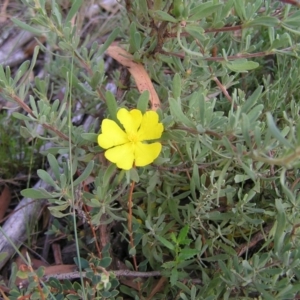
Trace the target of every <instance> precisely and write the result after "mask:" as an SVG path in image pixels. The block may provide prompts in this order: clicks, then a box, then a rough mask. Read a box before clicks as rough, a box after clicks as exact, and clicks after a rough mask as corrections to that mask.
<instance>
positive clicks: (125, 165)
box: [104, 143, 134, 170]
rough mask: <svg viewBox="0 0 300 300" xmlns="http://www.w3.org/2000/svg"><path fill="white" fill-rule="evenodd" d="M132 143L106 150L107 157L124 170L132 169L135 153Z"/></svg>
mask: <svg viewBox="0 0 300 300" xmlns="http://www.w3.org/2000/svg"><path fill="white" fill-rule="evenodd" d="M133 153H134V152H133V149H132V144H131V143H126V144H124V145H121V146H116V147H114V148H111V149H108V150H107V151H105V154H104V155H105V157H106V158H107V159H108V160H109V161H111V162H113V163H115V164H117V167H118V168H120V169H124V170H130V169H131V168H132V167H133V161H134V155H133Z"/></svg>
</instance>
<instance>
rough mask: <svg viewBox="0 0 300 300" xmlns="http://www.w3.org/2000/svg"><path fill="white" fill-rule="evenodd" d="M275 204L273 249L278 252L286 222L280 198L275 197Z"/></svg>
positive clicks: (281, 244)
mask: <svg viewBox="0 0 300 300" xmlns="http://www.w3.org/2000/svg"><path fill="white" fill-rule="evenodd" d="M275 206H276V209H277V212H278V213H277V218H276V223H277V226H276V231H275V235H274V248H275V251H277V252H280V249H281V248H282V246H283V241H284V237H285V234H284V231H285V224H286V216H285V211H284V207H283V204H282V201H281V199H275Z"/></svg>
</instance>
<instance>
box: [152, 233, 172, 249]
mask: <svg viewBox="0 0 300 300" xmlns="http://www.w3.org/2000/svg"><path fill="white" fill-rule="evenodd" d="M156 238H157V239H158V240H159V241H160V242H161V243H162V244H163V245H164V246H165V247H167V248H168V249H170V250H174V249H175V246H174V245H173V244H172V243H170V242H169V241H168V240H166V239H165V238H164V237H162V236H159V235H157V236H156Z"/></svg>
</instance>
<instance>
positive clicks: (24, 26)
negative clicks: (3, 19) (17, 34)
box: [11, 18, 43, 35]
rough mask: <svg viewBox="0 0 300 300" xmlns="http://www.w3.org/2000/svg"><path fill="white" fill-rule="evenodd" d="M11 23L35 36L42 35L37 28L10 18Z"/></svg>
mask: <svg viewBox="0 0 300 300" xmlns="http://www.w3.org/2000/svg"><path fill="white" fill-rule="evenodd" d="M11 21H13V23H14V24H16V25H17V26H19V27H20V28H22V29H24V30H25V31H29V32H31V33H33V34H35V35H42V34H43V32H42V30H41V29H40V28H39V29H38V28H34V27H31V26H30V25H28V24H26V23H24V22H22V21H20V20H19V19H17V18H11Z"/></svg>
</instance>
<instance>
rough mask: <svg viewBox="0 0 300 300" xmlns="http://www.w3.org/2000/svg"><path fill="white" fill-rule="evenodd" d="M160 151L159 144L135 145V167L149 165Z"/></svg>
mask: <svg viewBox="0 0 300 300" xmlns="http://www.w3.org/2000/svg"><path fill="white" fill-rule="evenodd" d="M160 151H161V144H160V143H152V144H143V143H136V146H135V154H134V158H135V165H136V166H137V167H143V166H146V165H149V164H151V163H152V162H153V161H154V160H155V159H156V158H157V157H158V155H159V153H160Z"/></svg>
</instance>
